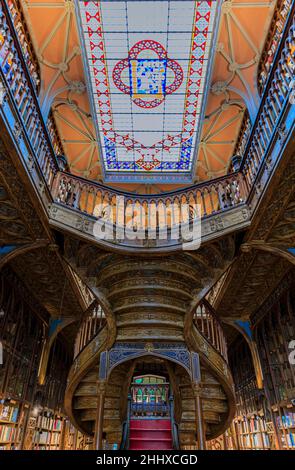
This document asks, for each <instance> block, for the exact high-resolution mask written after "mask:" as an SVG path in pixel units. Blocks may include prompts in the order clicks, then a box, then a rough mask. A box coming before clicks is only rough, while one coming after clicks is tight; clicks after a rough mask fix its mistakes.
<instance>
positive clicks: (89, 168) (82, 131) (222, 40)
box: [21, 0, 276, 192]
mask: <svg viewBox="0 0 295 470" xmlns="http://www.w3.org/2000/svg"><path fill="white" fill-rule="evenodd" d="M82 3H83V4H84V2H82ZM86 3H87V2H86ZM88 3H93V4H102V5H103V4H104V3H105V5H106V4H108V3H110V2H107V1H105V2H104V1H102V2H88ZM111 3H113V4H119V3H121V2H111ZM125 3H126V2H125ZM127 3H128V2H127ZM135 3H137V2H135ZM144 3H149V2H141V4H142V5H143V4H144ZM162 3H163V4H164V3H167V4H168V3H171V4H172V6H173V5H176V4H177V3H181V2H162ZM193 3H194V2H193ZM197 3H201V2H197ZM206 3H207V2H206ZM209 3H210V2H209ZM217 3H218V4H219V2H217ZM21 4H22V7H23V10H24V14H25V18H26V22H27V25H28V28H29V30H30V33H31V37H32V40H33V43H34V47H35V50H36V53H37V56H38V59H39V62H40V66H41V78H42V88H41V96H40V101H41V103H42V108H43V111H44V113H45V114H46V113H48V112H49V110H50V108H52V110H53V113H54V117H55V120H56V124H57V127H58V130H59V134H60V136H61V139H62V142H63V145H64V149H65V153H66V156H67V158H68V162H69V164H70V168H71V171H72V172H73V173H75V174H77V175H81V176H83V177H86V178H91V179H94V180H101V181H102V180H103V178H104V166H103V155H102V153H103V152H102V151H101V150H100V147H99V145H98V141H97V133H96V131H95V124H94V120H95V119H96V117H95V116H94V115H93V117H92V116H91V105H90V102H91V99H92V98H91V97H90V99H89V96H88V93H89V91H88V92H87V87H86V82H87V79H86V74H85V73H84V68H83V56H84V58H85V55H86V52H85V49H84V46H83V45H82V46H81V40H80V36H79V32H78V21H77V16H78V15H77V10H76V7H75V2H73V1H71V0H55V1H54V0H49V1H45V0H43V1H37V0H26V1H22V2H21ZM275 5H276V1H270V0H262V1H257V0H252V1H246V0H227V1H224V2H223V4H222V5H221V14H220V19H219V30H218V33H217V31H216V33H217V34H216V45H215V57H214V61H213V68H212V77H211V82H210V84H209V85H210V86H209V87H208V89H209V93H208V97H207V103H206V107H205V116H206V117H205V118H204V119H202V123H201V124H202V132H201V136H200V143H199V145H197V153H196V165H195V171H194V174H193V175H192V176H193V179H194V180H205V179H210V178H213V177H216V176H219V175H222V174H224V173H225V172H226V171H227V168H228V164H229V160H230V157H231V156H232V153H233V150H234V147H235V143H236V140H237V136H238V134H239V130H240V127H241V122H242V119H243V115H244V110H245V108H246V107H247V108H248V111H249V114H250V116H252V118H253V116H255V112H256V109H257V106H258V103H259V95H258V91H257V86H256V82H257V67H258V63H259V58H260V55H261V51H262V49H263V45H264V41H265V38H266V34H267V32H268V28H269V24H270V21H271V18H272V15H273V10H274V7H275ZM170 7H171V5H170ZM76 15H77V16H76ZM159 26H161V25H159ZM162 26H163V25H162ZM166 36H167V35H166ZM141 39H142V38H141V37H139V40H141ZM184 42H185V41H184ZM168 54H169V52H168ZM121 55H122V57H121ZM121 55H120V57H118V59H120V60H123V59H125V57H123V54H121ZM169 55H170V54H169ZM144 59H146V57H145V56H144ZM169 59H170V57H169ZM171 59H174V57H171ZM171 63H172V62H171ZM170 65H171V64H170ZM173 65H174V64H173ZM168 68H169V67H167V70H168ZM174 74H175V70H174ZM167 76H168V75H167ZM122 77H123V76H122ZM171 80H172V82H173V77H172V79H171ZM169 85H170V83H169ZM206 85H208V84H205V86H206ZM139 91H140V90H139ZM141 91H142V90H141ZM143 91H144V90H143ZM171 96H172V95H171ZM93 114H94V113H93ZM145 171H146V175H148V174H149V170H145ZM162 173H163V174H165V175H166V173H167V171H165V169H164V171H162ZM127 183H128V184H127ZM146 183H149V181H147V178H145V179H144V180H143V181H142V182H140V183H133V182H128V181H127V180H126V184H125V185H124V181H123V182H122V183H120V186H121V187H126V188H128V189H129V190H132V191H138V192H147V191H148V190H149V191H153V192H159V191H162V190H167V189H169V188H170V187H171V183H174V184H175V185H176V184H177V181H172V180H171V181H169V180H168V181H161V180H160V181H158V182H157V183H156V184H153V186H152V185H149V187H147V186H146ZM169 183H170V185H169ZM118 184H119V183H118Z"/></svg>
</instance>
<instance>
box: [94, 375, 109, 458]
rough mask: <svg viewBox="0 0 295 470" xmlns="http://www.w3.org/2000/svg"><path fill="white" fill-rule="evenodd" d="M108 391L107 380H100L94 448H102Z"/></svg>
mask: <svg viewBox="0 0 295 470" xmlns="http://www.w3.org/2000/svg"><path fill="white" fill-rule="evenodd" d="M105 391H106V381H105V380H98V382H97V409H96V420H95V433H94V442H93V444H94V450H102V433H103V416H104V399H105Z"/></svg>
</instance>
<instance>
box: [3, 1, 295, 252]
mask: <svg viewBox="0 0 295 470" xmlns="http://www.w3.org/2000/svg"><path fill="white" fill-rule="evenodd" d="M66 3H67V7H66V10H65V13H64V16H63V18H61V20H60V22H59V23H60V25H61V24H62V20H64V22H65V23H66V24H67V25H68V30H67V33H68V36H67V38H68V39H67V43H66V44H67V45H68V47H69V44H70V42H71V31H70V30H69V24H72V23H71V22H72V20H74V18H76V17H77V15H79V11H75V10H74V8H73V7H72V6H69V3H68V2H66ZM156 3H157V2H156ZM164 3H165V2H162V6H163V8H164ZM188 3H194V2H188ZM197 3H198V4H199V3H200V2H197ZM203 3H207V2H203ZM209 3H210V2H209ZM209 3H208V5H209ZM213 3H215V2H213ZM26 5H27V7H26V12H25V13H26V14H25V15H24V13H23V12H22V11H21V6H20V3H19V2H17V1H9V2H5V1H4V2H2V4H1V9H0V27H1V34H0V66H1V70H0V72H1V85H0V103H1V106H0V115H1V121H2V124H3V125H5V127H6V129H7V130H8V133H9V135H10V138H11V139H12V140H13V141H14V144H15V146H16V148H17V151H18V155H19V158H20V160H21V161H22V163H23V164H24V167H25V168H26V169H27V172H28V175H29V177H30V179H31V181H32V183H33V185H34V188H35V191H36V192H37V193H38V195H39V198H40V201H41V202H42V203H43V207H44V211H45V212H46V213H47V216H48V218H49V220H50V223H51V225H52V226H53V227H57V228H60V229H62V230H68V231H72V232H76V233H78V234H83V236H87V237H88V238H91V239H93V240H95V234H94V231H95V229H94V226H95V223H96V221H97V220H101V219H104V221H105V222H106V226H107V227H108V228H109V230H111V231H113V230H115V224H114V220H115V219H116V218H117V226H118V225H119V227H120V230H121V233H122V228H123V229H126V226H130V221H133V220H134V219H136V227H135V226H133V229H132V231H138V232H140V233H141V236H140V237H138V239H135V238H136V237H135V238H134V237H129V238H128V236H125V235H126V234H125V233H124V230H123V237H122V236H121V237H119V238H118V237H116V236H115V237H114V239H112V240H100V242H101V243H103V244H105V245H107V246H112V245H114V246H115V248H116V249H121V248H122V249H126V248H129V249H131V248H132V249H134V248H136V249H138V250H139V251H146V250H155V251H157V250H159V249H160V250H174V249H179V248H180V247H181V246H183V244H185V243H190V242H191V231H190V229H191V226H192V225H193V222H194V220H195V219H198V220H201V221H202V225H201V239H202V241H203V240H210V239H212V238H214V237H216V236H222V235H223V234H225V233H228V232H231V231H234V230H237V229H240V228H244V227H247V226H249V225H250V223H251V218H252V215H253V213H254V211H255V209H256V207H257V205H258V204H259V202H260V200H261V198H262V196H263V194H264V191H265V189H266V188H267V185H268V181H269V179H270V178H271V177H272V176H273V174H274V172H275V170H276V168H277V166H278V164H279V162H280V159H281V157H282V155H283V151H284V148H285V147H286V145H287V144H288V139H289V137H290V136H291V134H292V132H293V126H294V106H293V104H292V103H293V99H292V97H293V85H292V84H293V81H292V80H293V77H294V71H295V58H294V51H295V40H294V37H295V35H294V4H292V2H288V1H285V2H277V8H276V10H275V11H274V13H273V21H272V23H271V28H270V33H269V35H268V37H267V40H266V42H265V47H264V51H263V54H262V56H261V61H260V63H259V64H256V68H257V73H258V75H257V80H258V83H259V88H260V92H261V93H262V94H261V98H260V101H259V103H258V104H257V106H256V108H257V109H256V110H255V109H254V107H253V106H254V105H253V103H252V105H251V104H249V100H248V104H249V106H248V110H245V108H243V106H242V105H241V100H238V99H237V97H235V99H233V97H230V93H232V90H233V89H235V90H236V89H237V87H236V82H235V80H236V79H234V81H233V82H232V83H233V86H232V85H231V86H228V87H227V88H226V86H225V83H223V84H222V83H221V82H219V81H216V79H215V76H214V77H213V84H212V85H211V89H210V93H211V92H212V93H213V92H214V93H213V95H214V97H213V98H214V100H216V97H219V96H220V95H222V94H223V92H224V96H225V97H227V98H226V99H225V100H223V101H222V104H221V108H220V110H218V111H217V112H211V113H210V112H207V114H206V119H205V122H204V126H203V131H202V132H203V134H202V136H201V141H200V142H199V144H198V143H197V140H196V141H195V146H196V151H195V155H196V154H197V147H198V151H199V154H198V160H197V162H199V163H198V164H197V166H199V167H203V168H204V163H202V161H204V158H205V157H207V158H205V160H207V162H208V155H209V153H210V152H211V153H212V146H214V144H218V145H219V146H220V149H222V151H225V150H226V145H228V142H227V141H225V140H224V139H229V137H234V140H231V141H230V142H231V154H230V155H231V157H232V158H228V163H227V165H226V166H227V171H225V174H222V172H221V173H220V176H218V174H219V173H218V172H219V171H220V170H218V169H217V170H216V171H215V173H214V172H211V173H210V171H207V178H206V177H205V175H204V172H203V174H202V171H201V172H200V173H197V174H196V176H197V179H198V180H199V182H197V183H195V184H191V185H189V186H181V187H180V186H179V184H178V185H177V186H175V185H174V186H172V187H171V184H170V185H167V184H164V185H161V184H160V185H157V186H156V185H155V184H154V183H153V182H151V184H150V186H149V188H150V190H149V194H140V193H141V192H142V190H143V191H144V190H145V189H146V185H144V184H141V185H139V187H138V186H137V187H136V189H137V192H132V189H133V188H134V186H132V184H131V183H130V185H129V186H128V191H126V185H123V184H121V186H120V185H113V186H112V187H110V186H107V185H105V184H102V183H101V182H100V181H98V179H99V180H100V179H101V178H102V177H103V176H101V177H98V176H97V177H96V178H94V177H93V178H92V179H89V176H91V171H90V168H91V163H90V166H89V165H88V169H89V171H88V173H87V172H86V173H84V174H85V175H88V178H85V177H82V176H79V175H78V174H77V173H78V171H76V170H75V165H73V159H72V156H70V153H71V152H69V154H68V153H67V150H68V149H70V150H71V148H72V147H71V145H72V143H73V142H75V144H77V145H80V144H81V141H78V140H75V139H77V137H75V136H74V134H73V135H72V134H69V132H66V131H65V128H64V127H63V124H64V123H65V122H66V123H67V125H68V128H71V129H72V130H74V131H75V130H77V128H78V121H79V122H82V124H83V126H84V136H86V134H87V132H86V131H85V129H88V131H89V133H90V134H91V135H92V142H91V155H92V157H91V158H93V156H94V155H95V153H96V152H98V153H99V152H100V151H101V149H100V150H99V146H98V143H97V141H96V140H95V134H92V131H91V129H90V127H89V126H90V122H91V118H90V115H89V112H88V113H87V112H84V113H82V112H81V104H80V102H79V101H77V100H75V99H73V98H72V96H74V95H73V93H76V94H77V96H81V95H83V93H84V95H85V93H86V91H85V90H84V89H83V86H82V85H81V83H80V82H79V81H77V80H76V81H73V80H68V82H69V83H68V88H66V87H63V86H62V84H61V83H59V87H60V88H59V90H63V91H59V92H58V91H57V90H56V89H55V90H53V92H52V93H53V95H54V97H55V98H56V96H57V95H58V93H60V94H61V96H60V97H58V98H56V101H54V99H55V98H54V99H53V98H52V97H51V98H49V92H45V91H44V90H42V87H43V88H44V83H45V82H46V83H47V82H48V77H47V76H46V75H45V67H47V65H48V63H49V61H48V59H46V57H45V49H46V47H45V46H44V44H43V46H42V47H41V48H40V49H39V50H38V53H37V54H35V52H34V47H33V44H32V42H31V40H30V36H29V33H28V28H25V27H24V24H25V21H24V18H29V19H30V21H29V23H30V27H31V28H33V27H34V15H33V13H31V16H30V15H29V14H30V7H31V10H32V12H33V11H34V8H36V4H35V7H34V5H33V4H32V5H30V2H27V4H26ZM38 5H39V3H38ZM208 5H207V7H208V8H209V6H208ZM45 6H46V5H45V3H44V8H45ZM234 6H236V7H237V12H238V10H239V9H238V6H239V5H238V2H237V5H235V4H233V3H232V2H224V4H223V6H222V9H221V11H219V6H218V5H215V6H214V8H215V7H216V11H215V9H214V11H213V10H212V11H211V10H210V8H209V10H208V11H207V10H206V11H205V12H204V11H203V10H200V12H199V14H200V18H201V17H202V15H205V16H206V18H207V19H208V18H210V15H211V14H212V25H213V24H214V27H215V28H217V26H218V25H217V23H218V21H219V23H220V24H219V28H225V27H226V28H227V31H228V32H229V37H232V34H233V29H231V21H232V22H235V24H236V25H237V24H239V30H240V32H241V34H242V36H247V35H246V34H244V33H245V31H244V29H245V27H244V25H242V24H240V21H239V19H238V16H237V13H236V12H235V10H234ZM108 7H110V5H109V2H107V1H106V2H104V6H103V10H102V12H101V14H105V15H107V14H108V10H107V8H108ZM80 13H81V12H80ZM82 13H83V12H82ZM84 13H85V14H86V17H87V14H88V15H89V14H90V13H91V15H92V14H94V13H95V12H93V11H92V12H90V13H89V12H87V11H86V12H84ZM84 13H83V14H84ZM133 13H134V12H133ZM162 13H163V17H164V13H165V12H164V11H163V12H162ZM269 14H270V12H268V15H269ZM91 15H90V16H91ZM130 15H131V16H132V12H130ZM94 16H95V15H94ZM205 16H204V18H205ZM86 17H85V18H86ZM213 17H214V19H213ZM198 18H199V17H198ZM277 18H280V23H279V24H280V28H281V29H280V32H279V36H278V30H277V29H276V28H274V27H273V24H274V23H273V22H274V21H275V24H277V23H278V20H276V19H277ZM79 21H80V20H79ZM79 21H78V22H79ZM175 21H176V20H175ZM196 21H198V19H196ZM91 24H92V23H90V26H89V27H90V29H91V28H92V26H93V25H92V26H91ZM212 25H211V26H212ZM110 27H111V25H110ZM202 27H203V26H202ZM35 28H37V27H36V25H35ZM82 30H83V28H82ZM91 31H92V30H91ZM230 31H231V33H230ZM34 32H36V37H37V36H38V34H39V32H38V28H37V29H36V30H34ZM203 33H204V31H203V32H202V34H203ZM76 34H77V31H76ZM92 34H94V33H93V31H92ZM114 34H115V32H114ZM270 35H271V37H270ZM77 38H78V36H77V37H76V39H77ZM212 41H214V37H213V36H212ZM250 42H251V41H250ZM36 44H37V40H35V41H34V46H35V47H37V46H36ZM48 44H49V39H48V40H47V41H46V45H47V46H48ZM212 44H213V43H212ZM212 44H211V46H212ZM269 44H272V45H271V46H269ZM273 44H276V53H275V54H274V55H273V57H272V61H271V62H270V61H268V65H267V67H266V66H265V51H266V50H267V48H268V47H270V48H273ZM55 46H56V43H55ZM203 46H204V47H206V46H205V43H204V44H203ZM149 47H150V46H149ZM253 47H254V46H253ZM208 48H209V45H208ZM229 48H230V50H232V47H231V46H230V45H229ZM41 50H42V54H41V52H40V51H41ZM75 50H76V49H75ZM148 50H149V51H150V49H148ZM220 51H221V52H220ZM211 52H212V51H211ZM50 53H51V54H52V50H51V52H50ZM84 53H85V51H82V55H83V54H84ZM154 53H155V52H153V54H154ZM218 53H221V55H222V57H225V56H227V54H226V52H225V49H224V47H221V46H220V44H219V45H218V47H217V53H216V54H217V55H218ZM208 54H209V51H208ZM37 56H38V58H39V57H40V60H41V65H42V66H41V72H40V65H39V63H38V60H37V59H36V57H37ZM72 57H74V56H72ZM75 57H76V56H75ZM77 57H78V56H77ZM165 57H166V56H165ZM209 59H210V60H211V62H212V64H213V58H209V55H208V60H209ZM217 59H218V60H221V59H220V58H219V56H218V57H217ZM217 59H215V60H217ZM79 60H80V59H79ZM110 60H111V59H110ZM134 60H135V61H138V60H141V59H136V58H135V59H134ZM144 60H146V59H144ZM157 60H158V59H157ZM159 60H160V59H159ZM161 60H163V61H164V59H161ZM165 60H166V62H167V60H168V59H167V57H166V59H165ZM169 60H170V59H169ZM171 60H172V59H171ZM172 62H173V61H172ZM172 62H171V63H170V62H169V64H170V65H169V67H170V66H171V67H172V65H173V64H172ZM256 62H257V61H256ZM61 63H62V64H66V61H63V62H61ZM44 64H45V65H44ZM171 64H172V65H171ZM212 64H211V65H212ZM76 65H77V64H76ZM219 65H220V64H219ZM162 66H163V67H164V66H165V64H164V62H163V64H162ZM173 67H174V68H175V67H176V66H174V65H173ZM173 67H172V68H173ZM56 68H57V69H58V70H59V72H58V73H57V75H58V78H57V79H56V81H58V80H61V78H60V77H61V76H63V77H64V76H66V77H67V75H66V73H70V72H67V71H68V70H69V64H68V68H67V67H66V66H65V65H64V66H63V67H61V65H59V67H56ZM234 68H235V67H234ZM61 69H64V71H62V72H60V70H61ZM66 69H67V70H66ZM176 69H177V67H176ZM176 69H175V70H174V72H173V73H174V75H175V74H177V70H178V69H177V70H176ZM231 69H233V67H231ZM235 70H236V72H235V73H236V74H237V76H240V75H241V73H242V72H241V71H240V70H238V69H237V67H236V68H235ZM86 73H88V72H87V71H86ZM126 73H127V72H126ZM169 73H170V72H169ZM179 73H180V72H179ZM204 73H205V72H204ZM206 73H207V75H204V79H205V77H207V79H208V78H209V75H210V74H209V71H208V70H207V71H206ZM214 73H215V72H214V67H213V75H214ZM40 74H41V75H40ZM42 74H43V81H44V83H43V82H42V80H41V79H40V77H41V78H42ZM170 75H171V73H170ZM172 75H173V74H172ZM122 78H123V76H122ZM170 78H171V77H170ZM67 79H68V78H67ZM214 79H215V81H214ZM79 83H80V85H79ZM74 85H75V86H74ZM78 85H79V86H78ZM48 86H49V87H51V88H54V86H55V85H54V83H53V82H51V83H50V84H49V85H48ZM169 86H170V85H169ZM65 92H67V94H68V95H67V97H65V96H64V95H63V93H65ZM235 92H236V91H235ZM91 93H92V91H91V90H90V89H89V87H88V94H91ZM204 93H205V91H204ZM139 94H140V93H139ZM208 94H209V90H207V95H208ZM84 95H83V96H84ZM213 95H212V96H213ZM85 96H87V93H86V95H85ZM85 96H84V98H83V99H85ZM167 96H168V95H167ZM207 98H208V103H209V104H208V103H207V106H209V111H210V106H211V110H212V102H213V101H212V100H213V98H212V97H211V95H210V96H207ZM91 99H92V98H91ZM134 99H135V100H138V99H139V98H136V97H135V98H134ZM157 99H158V98H157ZM163 99H164V98H163ZM165 99H166V98H165ZM210 99H211V101H212V102H211V104H210ZM254 101H255V100H254ZM56 103H57V104H56ZM49 104H51V110H50V106H49ZM232 104H233V105H234V106H235V107H238V114H239V116H240V118H242V120H241V121H240V122H241V123H240V126H235V133H234V134H233V135H230V136H229V135H228V133H227V134H226V133H225V130H226V129H228V127H229V124H228V123H226V122H225V123H224V124H223V127H222V132H223V133H222V136H221V140H220V141H219V142H216V141H215V142H214V139H216V138H217V137H216V136H217V132H213V130H214V126H215V125H216V122H217V120H218V119H223V118H222V113H224V112H227V110H228V109H229V107H231V106H232ZM246 104H247V100H246ZM63 106H68V108H69V107H70V108H71V110H74V111H75V112H76V120H75V121H70V117H69V114H68V108H67V110H66V109H65V108H63ZM132 106H133V107H134V106H137V105H136V103H135V104H134V105H132ZM202 106H203V108H205V104H203V105H202ZM60 109H64V111H65V113H64V115H63V114H62V111H60ZM145 112H146V111H145ZM212 116H213V117H212ZM61 117H62V119H60V118H61ZM211 118H212V119H213V120H212V121H210V119H211ZM93 119H94V120H95V119H96V118H95V117H93ZM128 119H129V118H128ZM230 121H231V122H233V121H235V118H234V117H230ZM61 122H62V124H61ZM98 131H99V132H100V130H99V129H98ZM194 132H195V133H196V135H197V133H199V132H200V130H196V128H195V130H194ZM196 135H194V136H193V138H194V139H195V138H196V139H197V136H196ZM210 135H211V138H210V139H211V140H210V139H209V137H210ZM66 136H67V137H68V138H66ZM212 136H213V137H212ZM71 138H72V139H71ZM228 141H229V140H228ZM216 147H217V145H216ZM85 148H86V147H85ZM163 148H164V147H163ZM65 153H66V155H65ZM86 153H87V152H86V150H85V151H84V150H83V151H81V152H80V156H79V157H78V159H79V158H80V160H81V161H82V160H83V156H85V155H86ZM213 154H215V157H216V159H217V160H218V158H219V157H218V155H217V154H216V152H213ZM98 158H99V159H100V158H102V154H100V156H99V157H98ZM194 158H195V157H194ZM101 161H102V160H100V163H99V164H101ZM211 163H212V162H211ZM208 165H209V162H208ZM223 173H224V172H223ZM142 174H143V173H142V167H141V170H140V175H142ZM167 174H168V175H169V174H170V173H169V172H167ZM148 175H149V172H148V171H147V174H146V177H147V178H148V177H149V176H148ZM171 175H172V173H171ZM212 175H215V177H213V178H212ZM166 176H167V175H166ZM208 176H209V177H210V176H211V179H208ZM140 178H141V176H140ZM171 178H172V179H171V181H174V182H177V178H176V179H175V178H174V180H173V175H172V176H171ZM95 179H96V180H95ZM106 179H107V178H106ZM128 181H130V178H129V177H128V175H127V176H126V183H128ZM147 181H149V180H148V179H147ZM167 181H168V180H167ZM122 182H123V180H122ZM122 182H121V183H122ZM129 188H130V189H129ZM159 189H160V194H159ZM157 193H158V194H157ZM151 207H152V210H150V208H151ZM106 208H108V209H109V210H106ZM118 212H120V213H121V212H122V213H123V214H124V217H123V219H122V218H120V214H119V219H120V220H119V221H118ZM180 225H185V230H186V232H185V233H188V235H187V236H186V235H184V232H183V233H181V234H180V235H179V237H178V238H175V237H173V236H172V234H173V232H175V229H178V228H179V227H180ZM150 226H152V227H153V229H154V230H155V237H153V239H152V240H149V239H148V229H149V228H150ZM166 232H168V235H167V236H165V237H164V236H163V233H164V234H166Z"/></svg>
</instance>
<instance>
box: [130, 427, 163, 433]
mask: <svg viewBox="0 0 295 470" xmlns="http://www.w3.org/2000/svg"><path fill="white" fill-rule="evenodd" d="M129 430H130V431H151V432H158V431H162V432H170V431H171V429H169V428H155V429H150V428H132V427H129Z"/></svg>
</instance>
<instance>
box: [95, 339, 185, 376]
mask: <svg viewBox="0 0 295 470" xmlns="http://www.w3.org/2000/svg"><path fill="white" fill-rule="evenodd" d="M120 346H122V345H120ZM132 346H133V345H131V344H129V347H126V349H125V350H124V349H123V348H122V347H121V348H120V349H119V348H118V349H116V345H115V347H114V348H113V349H112V350H110V351H108V353H107V355H108V358H107V360H108V363H109V360H110V359H112V353H113V355H116V353H117V358H116V357H115V358H114V359H113V362H112V363H111V364H110V365H109V364H108V365H107V369H106V378H107V379H108V378H109V377H110V374H111V372H112V371H113V370H114V369H115V368H116V367H117V366H119V365H121V364H123V363H124V362H127V361H129V360H134V359H138V358H142V357H148V356H149V357H156V358H159V359H164V360H168V361H171V362H174V363H175V364H178V365H180V366H181V367H183V368H184V369H185V370H186V372H187V373H188V374H189V376H190V378H191V379H192V377H193V374H192V365H191V354H190V353H189V351H188V349H187V348H186V346H185V344H183V346H182V347H181V346H180V347H179V348H177V345H175V344H174V345H173V344H172V343H171V344H169V345H165V344H162V345H161V346H166V348H164V347H159V345H158V347H157V344H155V346H154V345H152V344H149V343H146V345H142V346H143V347H142V348H136V347H135V345H134V348H132ZM140 346H141V344H140ZM169 346H170V347H169ZM173 346H174V347H173ZM175 346H176V347H175ZM120 350H121V351H123V352H121V356H120ZM168 351H169V352H168ZM171 351H176V354H173V353H172V352H171ZM177 352H178V353H179V354H178V357H177ZM184 355H185V356H186V361H184V360H181V356H184ZM100 369H101V365H100ZM100 374H101V370H100Z"/></svg>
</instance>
